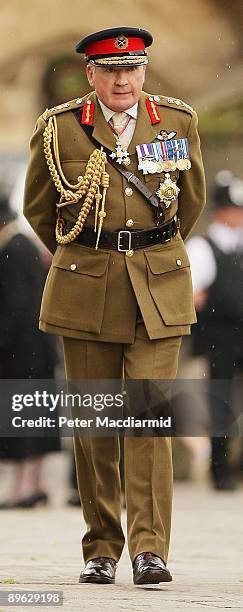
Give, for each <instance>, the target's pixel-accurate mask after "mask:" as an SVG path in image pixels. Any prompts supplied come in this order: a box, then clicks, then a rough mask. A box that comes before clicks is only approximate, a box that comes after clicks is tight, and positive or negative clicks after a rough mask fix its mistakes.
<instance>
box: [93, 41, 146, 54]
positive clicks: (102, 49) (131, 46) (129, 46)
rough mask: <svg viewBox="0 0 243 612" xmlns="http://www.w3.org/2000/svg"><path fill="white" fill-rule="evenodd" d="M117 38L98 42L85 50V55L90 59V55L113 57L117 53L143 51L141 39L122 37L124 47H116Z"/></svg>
mask: <svg viewBox="0 0 243 612" xmlns="http://www.w3.org/2000/svg"><path fill="white" fill-rule="evenodd" d="M119 38H120V37H119V36H118V38H106V39H105V40H98V41H95V42H93V43H91V44H90V45H88V46H87V47H86V49H85V55H86V56H88V57H90V56H92V55H115V54H118V53H129V51H144V49H145V44H144V40H143V38H126V39H125V37H124V36H122V37H121V38H122V39H124V40H125V41H127V42H126V45H124V44H123V45H122V46H121V47H120V46H119V45H118V41H119Z"/></svg>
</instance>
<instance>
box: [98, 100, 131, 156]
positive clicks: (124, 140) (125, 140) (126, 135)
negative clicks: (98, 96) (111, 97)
mask: <svg viewBox="0 0 243 612" xmlns="http://www.w3.org/2000/svg"><path fill="white" fill-rule="evenodd" d="M99 104H100V107H101V110H102V113H103V115H104V117H105V120H106V121H107V123H108V122H109V121H110V120H111V119H112V117H113V115H115V111H113V110H111V109H110V108H108V107H107V106H106V105H105V104H104V103H103V102H101V100H99ZM124 112H125V113H127V115H130V117H131V120H130V121H129V123H128V125H127V127H126V129H125V130H124V132H123V134H121V136H119V141H120V143H121V145H122V146H123V148H124V149H127V147H128V146H129V144H130V142H131V140H132V137H133V134H134V130H135V127H136V121H137V114H138V102H137V103H136V104H134V106H132V107H131V108H128V109H127V110H126V111H124ZM109 129H110V128H109ZM114 147H115V134H114Z"/></svg>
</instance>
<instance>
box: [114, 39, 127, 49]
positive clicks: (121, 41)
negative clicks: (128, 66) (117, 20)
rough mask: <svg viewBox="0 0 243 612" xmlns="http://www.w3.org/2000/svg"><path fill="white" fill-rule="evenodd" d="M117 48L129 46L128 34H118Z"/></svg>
mask: <svg viewBox="0 0 243 612" xmlns="http://www.w3.org/2000/svg"><path fill="white" fill-rule="evenodd" d="M115 47H116V49H127V47H128V38H126V36H117V38H116V40H115Z"/></svg>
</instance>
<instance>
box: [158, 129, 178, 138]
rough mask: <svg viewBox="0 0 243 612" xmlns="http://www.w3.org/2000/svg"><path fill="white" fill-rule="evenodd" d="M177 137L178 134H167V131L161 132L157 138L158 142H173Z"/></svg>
mask: <svg viewBox="0 0 243 612" xmlns="http://www.w3.org/2000/svg"><path fill="white" fill-rule="evenodd" d="M175 136H176V132H167V130H160V132H159V134H158V136H156V138H157V139H158V140H171V138H174V137H175Z"/></svg>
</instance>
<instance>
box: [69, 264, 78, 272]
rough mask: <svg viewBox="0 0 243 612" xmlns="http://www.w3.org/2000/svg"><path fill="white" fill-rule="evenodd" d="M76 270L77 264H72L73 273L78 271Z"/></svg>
mask: <svg viewBox="0 0 243 612" xmlns="http://www.w3.org/2000/svg"><path fill="white" fill-rule="evenodd" d="M76 268H77V266H76V264H71V266H70V270H72V272H74V270H76Z"/></svg>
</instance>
